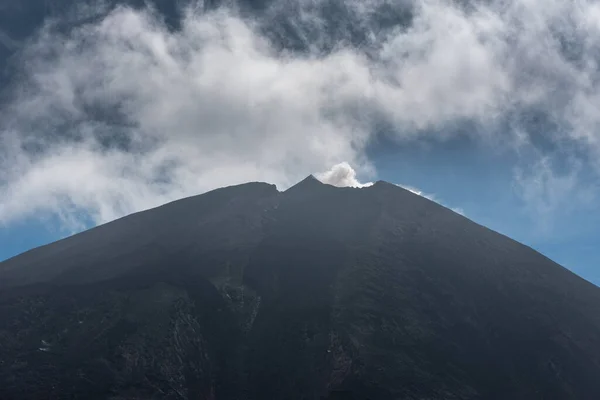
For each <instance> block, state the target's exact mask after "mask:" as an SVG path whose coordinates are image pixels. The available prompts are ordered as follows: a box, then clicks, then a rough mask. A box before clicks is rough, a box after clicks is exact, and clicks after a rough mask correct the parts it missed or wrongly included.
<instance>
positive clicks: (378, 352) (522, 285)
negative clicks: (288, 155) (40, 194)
mask: <svg viewBox="0 0 600 400" xmlns="http://www.w3.org/2000/svg"><path fill="white" fill-rule="evenodd" d="M599 375H600V289H599V288H598V287H596V286H594V285H592V284H590V283H588V282H587V281H585V280H583V279H581V278H579V277H578V276H576V275H574V274H573V273H571V272H569V271H568V270H566V269H565V268H563V267H561V266H560V265H557V264H556V263H554V262H552V261H551V260H549V259H547V258H546V257H544V256H542V255H541V254H539V253H537V252H535V251H534V250H532V249H530V248H528V247H526V246H523V245H521V244H519V243H517V242H515V241H513V240H511V239H509V238H507V237H505V236H502V235H500V234H498V233H495V232H493V231H491V230H489V229H486V228H485V227H482V226H480V225H477V224H475V223H473V222H472V221H470V220H468V219H467V218H465V217H463V216H461V215H458V214H456V213H454V212H452V211H450V210H448V209H446V208H444V207H442V206H440V205H438V204H436V203H434V202H431V201H429V200H427V199H425V198H423V197H420V196H417V195H415V194H412V193H411V192H409V191H406V190H404V189H402V188H400V187H397V186H395V185H392V184H389V183H385V182H377V183H376V184H374V185H373V186H371V187H367V188H362V189H355V188H336V187H333V186H329V185H325V184H322V183H320V182H319V181H317V180H316V179H315V178H314V177H308V178H307V179H305V180H304V181H302V182H300V183H298V184H297V185H296V186H294V187H292V188H290V189H288V190H287V191H285V192H279V191H277V189H276V188H275V187H274V186H272V185H268V184H265V183H249V184H244V185H239V186H233V187H228V188H223V189H218V190H215V191H212V192H209V193H206V194H203V195H200V196H196V197H191V198H187V199H183V200H179V201H176V202H173V203H170V204H167V205H164V206H162V207H158V208H155V209H152V210H149V211H144V212H140V213H137V214H133V215H130V216H127V217H125V218H122V219H119V220H117V221H114V222H111V223H108V224H106V225H103V226H99V227H97V228H94V229H91V230H89V231H86V232H83V233H81V234H78V235H75V236H73V237H70V238H67V239H64V240H61V241H59V242H56V243H53V244H50V245H48V246H44V247H40V248H37V249H34V250H31V251H29V252H27V253H24V254H22V255H20V256H17V257H15V258H12V259H10V260H7V261H5V262H3V263H0V399H3V400H12V399H15V400H16V399H19V400H25V399H216V400H229V399H247V400H264V399H315V400H317V399H344V400H348V399H361V400H363V399H372V400H375V399H527V400H531V399H595V398H600V380H598V378H597V377H598V376H599Z"/></svg>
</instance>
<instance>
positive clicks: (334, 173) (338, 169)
mask: <svg viewBox="0 0 600 400" xmlns="http://www.w3.org/2000/svg"><path fill="white" fill-rule="evenodd" d="M315 178H317V179H318V180H320V181H321V182H323V183H327V184H328V185H333V186H337V187H356V188H361V187H368V186H371V185H373V182H364V183H361V182H360V181H359V180H358V179H357V178H356V171H355V170H354V169H353V168H352V167H351V166H350V164H348V163H347V162H342V163H339V164H336V165H334V166H333V167H331V169H329V170H328V171H325V172H320V173H317V174H315Z"/></svg>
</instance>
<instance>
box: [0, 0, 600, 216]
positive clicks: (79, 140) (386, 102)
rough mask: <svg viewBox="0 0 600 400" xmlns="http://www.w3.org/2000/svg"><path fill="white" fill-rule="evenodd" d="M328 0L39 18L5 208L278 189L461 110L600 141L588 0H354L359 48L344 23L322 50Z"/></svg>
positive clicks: (4, 147)
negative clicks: (404, 20) (236, 187)
mask: <svg viewBox="0 0 600 400" xmlns="http://www.w3.org/2000/svg"><path fill="white" fill-rule="evenodd" d="M324 1H325V0H318V1H316V2H315V1H301V2H300V3H298V4H297V6H295V8H297V9H298V10H291V11H290V8H289V7H288V3H285V4H286V6H285V7H284V6H283V3H277V2H275V3H273V5H272V6H270V8H269V9H268V10H267V11H266V15H267V16H266V17H265V18H266V19H265V20H263V21H262V22H261V21H260V20H256V21H250V20H248V19H242V18H240V17H239V16H238V15H237V14H236V13H235V12H234V11H228V10H225V9H223V10H220V11H217V12H212V13H208V14H199V13H195V12H193V11H189V12H188V14H187V15H186V17H185V18H184V20H183V23H182V29H181V31H177V32H173V31H172V30H169V29H167V28H166V27H164V26H163V25H162V24H161V23H160V22H159V19H157V18H156V17H155V15H153V14H152V13H150V12H149V11H140V10H137V11H135V10H132V9H128V8H118V9H116V10H115V11H113V12H111V13H110V14H108V15H107V16H105V17H103V18H98V19H96V22H94V23H91V24H87V25H84V26H82V27H80V28H78V29H75V30H74V31H73V32H71V33H70V34H68V35H67V36H60V35H59V34H58V33H56V31H55V30H53V29H52V26H48V27H46V29H45V30H44V31H42V32H41V34H40V35H39V36H38V37H37V38H36V39H35V40H33V41H30V42H29V44H28V45H27V46H26V47H25V50H24V53H23V60H24V68H25V69H24V75H25V76H26V78H27V79H26V81H23V82H21V84H20V86H19V87H20V90H19V92H18V93H16V94H15V96H14V98H13V100H12V102H11V103H10V105H9V106H8V107H6V108H5V110H4V112H3V113H2V121H3V122H2V127H1V129H2V139H1V140H0V221H4V222H8V221H12V220H15V219H18V218H21V217H24V216H27V215H31V214H34V213H40V212H48V213H57V214H59V215H63V216H64V217H65V218H69V217H68V216H69V215H73V214H72V212H73V210H84V211H85V212H87V213H89V214H90V215H91V217H92V218H93V219H94V220H95V221H96V222H105V221H108V220H111V219H114V218H116V217H118V216H120V215H123V214H127V213H130V212H132V211H136V210H140V209H145V208H148V207H151V206H154V205H158V204H160V203H163V202H165V201H168V200H171V199H175V198H178V197H182V196H186V195H191V194H197V193H200V192H203V191H206V190H209V189H212V188H215V187H219V186H223V185H228V184H234V183H239V182H244V181H250V180H262V181H269V182H273V183H276V184H278V185H279V186H280V187H282V188H285V187H286V186H289V185H290V184H292V183H295V182H296V181H297V180H299V179H301V178H302V177H304V176H306V175H307V174H308V173H310V172H314V171H327V170H328V168H330V167H331V165H336V167H334V168H333V169H332V170H330V171H328V172H326V173H324V174H325V175H323V174H321V175H320V176H321V178H320V179H324V180H328V181H330V182H334V184H337V185H349V186H360V185H361V183H360V182H359V181H358V180H357V179H356V175H353V170H352V168H350V165H352V166H354V167H356V168H358V170H359V171H368V170H369V169H370V168H371V169H372V166H371V164H370V160H369V159H368V158H367V153H366V150H365V149H366V146H367V144H368V143H369V140H370V139H372V137H373V132H374V129H373V124H374V123H375V122H377V121H380V120H385V121H386V122H388V123H389V125H390V127H391V128H392V129H391V131H392V132H390V135H395V136H396V138H397V139H403V140H415V139H418V138H419V137H421V136H423V135H431V134H436V135H438V136H439V137H440V138H444V135H446V134H447V133H445V132H446V130H444V129H442V127H444V126H446V125H452V124H456V123H461V122H464V121H472V122H474V123H475V125H476V126H481V127H483V128H482V129H478V130H477V132H468V133H470V134H471V135H477V138H478V139H483V140H485V141H491V142H492V143H495V144H499V143H505V144H506V143H508V144H509V146H510V145H511V144H513V143H515V141H518V142H519V143H529V144H530V142H529V141H528V140H523V135H524V133H523V130H520V129H515V130H514V133H513V132H506V131H501V130H500V129H499V128H498V126H501V125H500V124H499V122H500V121H502V120H503V118H505V117H506V116H508V115H510V114H511V113H513V112H514V111H515V110H521V109H539V110H542V111H544V112H548V113H551V114H552V115H553V116H554V117H555V118H557V119H558V120H560V122H561V126H564V127H566V128H565V129H563V130H560V131H557V132H544V133H541V134H543V135H545V136H546V139H547V140H548V141H550V142H553V143H557V144H561V143H564V142H565V141H566V140H574V141H577V142H580V143H584V144H585V146H586V147H587V148H588V149H589V151H591V152H592V151H598V148H599V146H598V144H599V143H598V142H599V139H598V138H599V136H598V132H599V131H598V129H596V128H597V127H598V126H600V111H599V110H600V100H599V99H598V96H597V95H596V93H597V92H598V89H600V79H598V78H599V77H600V75H599V74H598V68H597V66H598V63H597V61H598V60H597V58H596V54H598V53H597V50H599V49H600V44H598V43H599V42H598V41H597V40H596V38H597V34H598V33H599V28H598V24H597V23H596V22H597V21H596V20H595V19H594V18H593V16H594V15H597V14H598V6H597V5H596V4H595V3H593V2H589V1H583V0H581V1H578V2H576V3H577V4H576V5H575V3H572V2H562V1H559V0H550V1H546V2H541V1H538V2H534V1H529V0H516V1H514V2H512V3H510V4H499V5H487V6H486V5H479V6H472V7H470V8H468V7H463V8H460V7H458V6H457V5H456V4H455V3H454V2H447V1H434V0H420V1H416V2H414V4H415V19H414V23H413V24H412V26H411V27H410V28H408V29H400V28H398V29H392V30H388V31H383V32H380V31H377V30H375V29H372V27H374V26H375V27H376V26H378V25H379V24H378V21H377V19H376V18H379V17H377V15H379V14H378V13H380V9H382V7H383V6H384V5H385V6H387V7H388V8H389V7H392V8H391V9H392V10H396V11H397V10H398V9H399V8H401V7H407V4H408V3H406V2H395V3H386V2H384V1H379V0H372V1H368V2H363V1H357V0H356V1H351V2H348V3H347V8H348V11H347V14H348V15H347V16H346V17H347V18H351V21H352V23H348V26H347V29H350V28H352V27H356V26H357V27H358V28H357V29H361V30H362V31H363V34H364V37H365V39H364V42H365V49H359V48H356V47H352V46H342V45H341V44H340V43H342V42H343V40H340V41H339V43H338V44H340V45H338V46H330V47H332V48H333V50H331V51H323V48H325V47H327V46H326V44H327V42H328V40H329V41H331V31H332V29H333V28H332V27H330V26H329V25H328V24H331V20H333V19H336V18H338V16H336V15H334V16H330V17H329V19H327V18H325V16H324V15H323V13H320V12H319V11H318V10H319V7H320V5H322V4H323V2H324ZM409 3H410V2H409ZM500 3H504V2H500ZM295 11H298V12H295ZM388 11H389V10H388ZM346 17H344V18H346ZM283 20H287V21H289V22H290V26H292V28H294V29H296V30H297V33H298V34H299V35H298V36H299V37H300V38H301V39H302V40H303V41H304V42H305V43H310V44H312V47H311V46H309V50H310V51H308V52H305V53H302V54H301V53H297V52H296V53H294V52H280V51H279V50H278V49H277V46H274V45H273V44H272V42H271V41H269V40H268V39H267V38H266V37H265V36H264V34H263V33H262V32H263V30H264V29H265V26H266V25H269V24H270V23H276V22H277V21H283ZM337 22H338V23H341V25H342V26H343V21H337ZM261 24H262V25H261ZM273 29H275V28H273ZM344 29H346V28H344ZM340 35H341V37H340V38H338V39H344V40H345V39H348V38H349V37H350V33H349V32H345V31H343V32H342V33H340ZM328 38H329V39H328ZM569 41H573V43H570V42H569ZM565 43H566V44H565ZM330 44H331V43H330ZM567 53H568V54H570V55H569V56H568V57H567V56H566V55H565V54H567ZM106 115H110V116H111V117H110V118H107V117H106ZM449 131H450V130H449ZM486 133H487V134H486ZM529 133H530V132H526V133H525V135H527V134H529ZM536 134H540V133H539V132H536ZM107 143H108V144H107ZM344 162H345V163H344ZM371 172H372V171H371ZM372 175H373V174H372V173H371V175H370V176H372ZM517 178H519V176H517ZM421 195H423V194H421ZM534 197H535V196H527V195H526V196H525V197H524V198H534Z"/></svg>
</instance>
